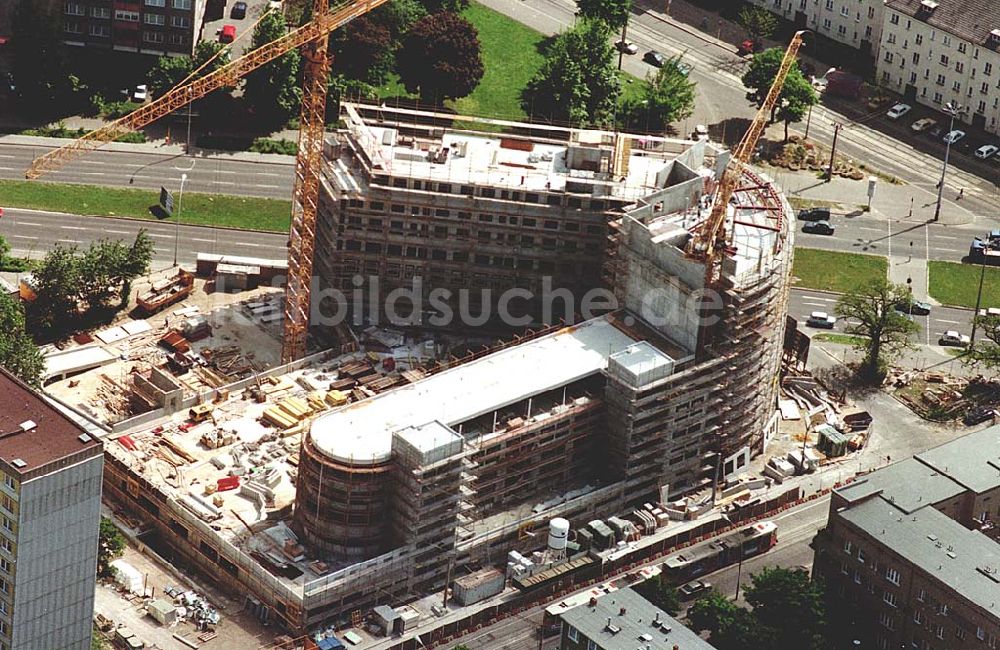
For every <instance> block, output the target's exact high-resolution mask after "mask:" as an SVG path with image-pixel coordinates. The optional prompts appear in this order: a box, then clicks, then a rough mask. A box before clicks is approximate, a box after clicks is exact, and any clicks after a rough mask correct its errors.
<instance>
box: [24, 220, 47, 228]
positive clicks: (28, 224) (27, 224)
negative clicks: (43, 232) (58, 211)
mask: <svg viewBox="0 0 1000 650" xmlns="http://www.w3.org/2000/svg"><path fill="white" fill-rule="evenodd" d="M21 225H22V226H39V227H41V225H42V224H40V223H31V222H30V221H22V222H21Z"/></svg>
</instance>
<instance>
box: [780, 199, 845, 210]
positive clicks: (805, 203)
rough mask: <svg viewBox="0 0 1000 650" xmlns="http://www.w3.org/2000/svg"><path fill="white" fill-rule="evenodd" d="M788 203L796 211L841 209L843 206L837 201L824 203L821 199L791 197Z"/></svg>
mask: <svg viewBox="0 0 1000 650" xmlns="http://www.w3.org/2000/svg"><path fill="white" fill-rule="evenodd" d="M788 203H789V204H790V205H791V206H792V207H793V208H795V209H796V210H808V209H809V208H839V207H840V206H841V205H842V204H840V203H837V202H836V201H823V200H821V199H803V198H799V197H797V196H789V197H788Z"/></svg>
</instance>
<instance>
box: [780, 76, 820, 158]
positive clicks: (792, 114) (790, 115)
mask: <svg viewBox="0 0 1000 650" xmlns="http://www.w3.org/2000/svg"><path fill="white" fill-rule="evenodd" d="M818 102H819V95H817V94H816V90H815V89H814V88H813V86H812V84H811V83H809V80H808V79H806V78H805V77H804V76H803V75H802V73H801V72H799V70H798V68H793V69H792V70H791V71H789V73H788V76H787V77H785V85H784V86H782V88H781V96H780V98H779V100H778V112H777V117H778V119H779V120H781V121H782V122H784V124H785V142H787V141H788V125H789V124H790V123H791V122H801V121H802V118H803V117H805V116H806V113H807V112H808V111H809V107H810V106H813V105H815V104H817V103H818Z"/></svg>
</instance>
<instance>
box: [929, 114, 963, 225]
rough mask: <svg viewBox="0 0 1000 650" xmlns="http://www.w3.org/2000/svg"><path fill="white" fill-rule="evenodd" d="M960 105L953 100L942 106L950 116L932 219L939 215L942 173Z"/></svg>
mask: <svg viewBox="0 0 1000 650" xmlns="http://www.w3.org/2000/svg"><path fill="white" fill-rule="evenodd" d="M961 110H962V107H961V106H959V105H958V104H957V103H955V102H953V101H952V102H948V103H947V104H945V106H944V112H945V113H947V114H948V115H950V116H951V121H950V123H949V125H948V136H945V149H944V165H942V167H941V180H940V181H939V182H938V195H937V205H936V206H935V208H934V221H937V220H938V217H939V216H941V195H942V194H943V193H944V175H945V174H946V173H947V171H948V155H949V154H950V153H951V137H949V136H950V135H951V132H952V131H954V130H955V116H956V115H958V113H959V111H961Z"/></svg>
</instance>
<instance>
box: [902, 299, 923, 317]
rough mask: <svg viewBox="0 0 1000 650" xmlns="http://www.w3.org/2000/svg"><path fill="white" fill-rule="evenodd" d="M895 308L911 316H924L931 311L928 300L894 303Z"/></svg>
mask: <svg viewBox="0 0 1000 650" xmlns="http://www.w3.org/2000/svg"><path fill="white" fill-rule="evenodd" d="M896 310H897V311H901V312H903V313H904V314H911V315H913V316H926V315H927V314H929V313H931V305H930V303H928V302H920V301H919V300H912V301H910V302H899V303H896Z"/></svg>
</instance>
